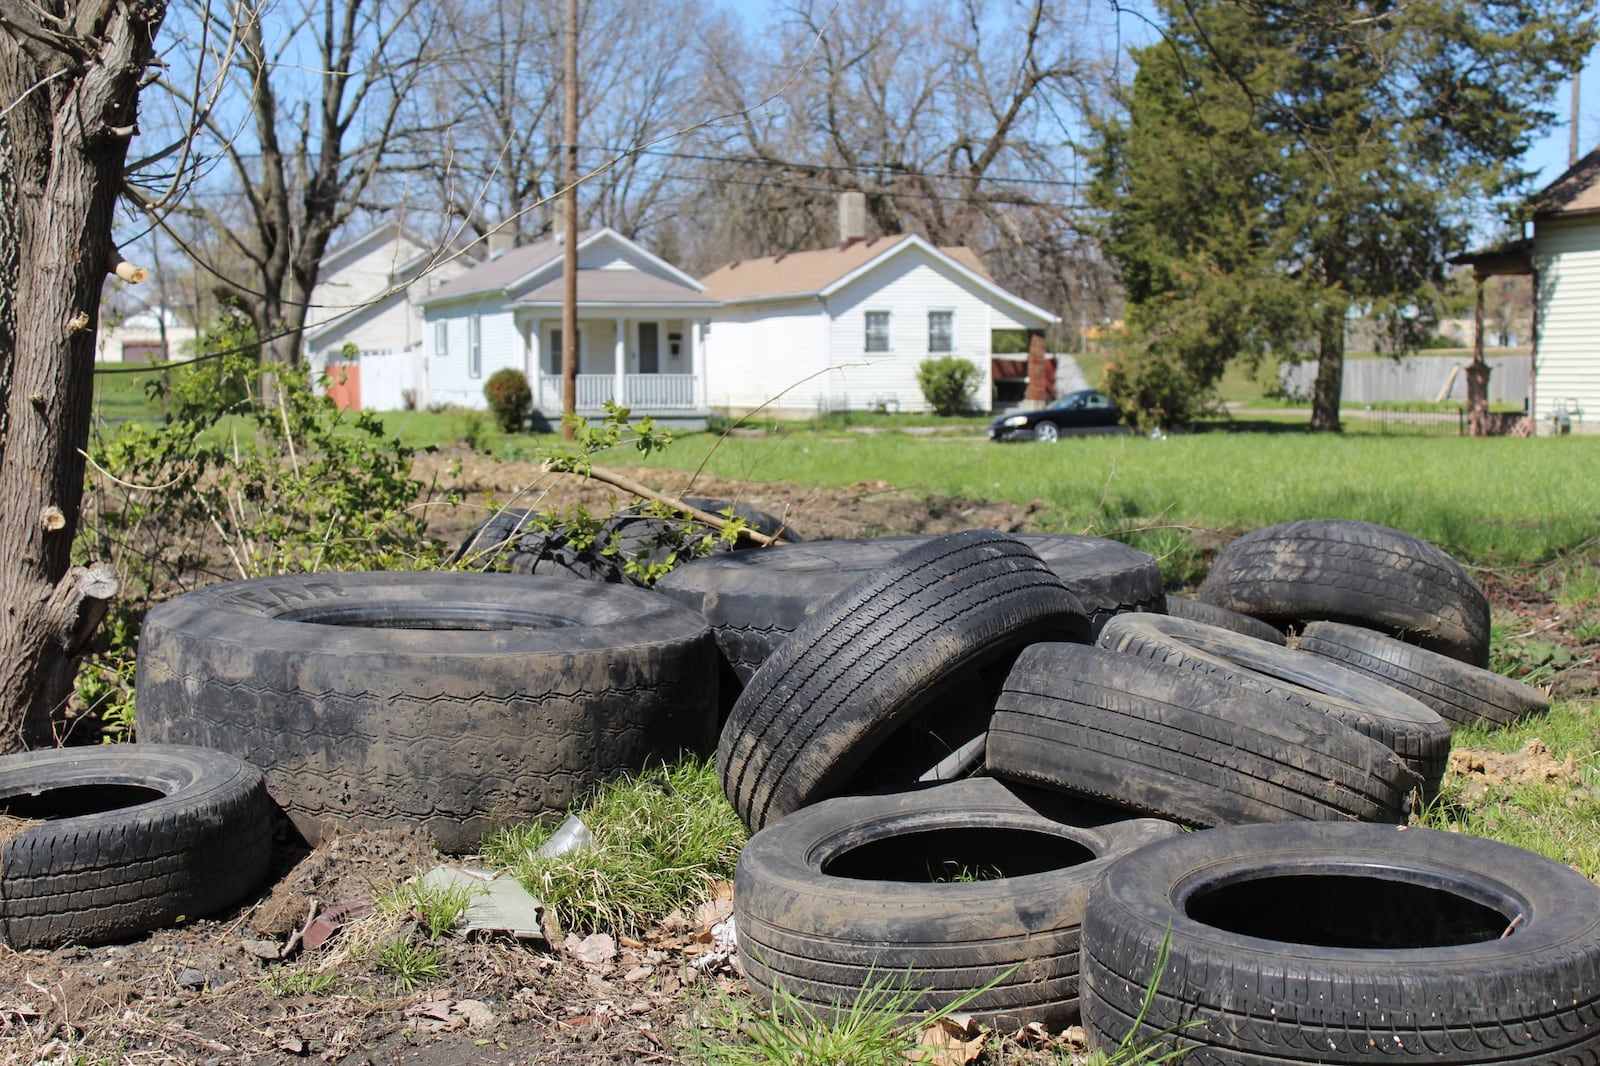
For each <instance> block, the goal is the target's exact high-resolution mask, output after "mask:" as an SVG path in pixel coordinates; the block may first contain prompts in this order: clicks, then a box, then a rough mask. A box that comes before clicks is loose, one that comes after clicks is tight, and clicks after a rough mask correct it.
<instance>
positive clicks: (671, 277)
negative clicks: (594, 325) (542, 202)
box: [422, 227, 714, 305]
mask: <svg viewBox="0 0 1600 1066" xmlns="http://www.w3.org/2000/svg"><path fill="white" fill-rule="evenodd" d="M600 244H611V245H614V246H615V247H616V249H617V251H618V252H619V253H620V254H621V256H622V257H623V258H624V259H630V260H634V261H636V262H640V263H644V264H646V265H648V266H651V267H654V268H655V269H656V270H657V271H660V274H665V275H666V277H662V276H660V274H651V273H650V272H649V271H644V270H637V269H635V270H612V269H588V268H580V269H579V271H578V296H579V302H580V303H594V302H603V303H638V302H648V303H664V302H668V303H712V302H714V301H712V300H710V299H709V298H707V297H705V296H703V295H701V294H702V293H703V291H704V288H705V287H704V286H703V285H701V284H700V282H698V281H696V280H695V279H694V278H692V277H690V276H689V275H688V274H685V273H684V272H683V271H681V270H679V269H678V268H677V267H675V266H673V265H672V264H671V263H669V262H667V261H666V260H665V259H662V258H661V257H660V256H657V255H655V254H654V253H652V252H649V251H647V250H645V249H644V248H642V247H640V246H639V245H638V244H636V243H634V242H633V241H630V240H629V239H628V238H626V237H624V236H623V235H622V234H620V233H618V232H617V231H616V230H613V229H610V228H608V227H601V228H599V229H591V230H585V231H584V232H583V233H581V234H579V235H578V251H579V253H580V254H581V253H582V252H584V251H585V250H587V249H590V248H593V247H595V246H596V245H600ZM565 250H566V249H565V246H564V244H563V242H562V241H559V240H556V239H554V238H546V239H545V240H542V241H535V242H534V243H532V244H522V245H518V246H517V247H515V248H510V249H508V250H506V251H505V252H503V253H501V254H500V255H498V256H495V257H494V258H492V259H487V260H485V261H484V262H482V263H479V264H478V265H477V266H475V267H473V268H472V269H471V270H468V271H467V272H466V273H464V274H462V275H461V276H460V277H458V278H456V279H454V280H453V281H449V282H447V283H445V284H444V285H441V286H439V287H438V288H437V289H435V290H434V291H433V292H432V293H430V294H429V295H428V297H427V299H425V300H423V301H422V303H423V304H424V305H427V304H431V303H436V302H439V301H443V300H451V299H455V298H457V297H461V296H479V295H498V296H500V297H502V298H504V299H507V300H509V301H511V302H513V303H519V304H521V303H545V302H549V301H548V299H546V295H545V294H546V290H548V289H549V288H550V286H551V285H552V284H553V285H555V287H556V291H557V295H556V296H555V300H556V301H557V302H559V301H560V298H561V297H560V295H559V293H560V289H561V277H562V272H563V268H564V267H565V258H566V257H565V255H564V252H565ZM632 275H638V276H637V277H630V276H632ZM645 278H649V279H651V282H653V284H651V283H647V282H645V281H644V279H645ZM632 290H637V291H638V292H640V293H647V292H648V293H650V294H652V295H651V296H650V297H648V298H644V299H640V298H635V297H629V296H628V295H627V293H628V292H630V291H632ZM601 293H605V294H608V295H605V296H602V295H599V294H601ZM669 296H670V297H671V299H668V298H667V297H669Z"/></svg>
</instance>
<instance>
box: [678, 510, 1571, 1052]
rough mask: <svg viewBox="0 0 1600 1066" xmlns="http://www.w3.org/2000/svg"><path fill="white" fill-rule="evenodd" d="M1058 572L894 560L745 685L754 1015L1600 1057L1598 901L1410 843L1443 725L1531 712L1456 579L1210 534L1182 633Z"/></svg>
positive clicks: (1561, 885) (1566, 882)
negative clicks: (791, 1007) (863, 1007)
mask: <svg viewBox="0 0 1600 1066" xmlns="http://www.w3.org/2000/svg"><path fill="white" fill-rule="evenodd" d="M772 561H774V562H780V561H781V557H779V558H775V559H774V560H772ZM735 565H743V564H735V563H734V562H733V561H732V559H731V558H725V559H722V560H719V561H717V562H716V563H714V564H712V567H713V568H714V569H715V570H716V571H717V572H718V573H719V575H726V574H728V573H731V572H733V571H732V569H731V568H732V567H734V566H735ZM675 579H676V580H678V581H682V582H686V583H689V582H695V581H699V582H702V583H704V578H697V577H695V576H694V567H693V566H691V567H686V568H684V569H683V570H681V571H679V572H678V574H677V575H675ZM1068 585H1069V583H1068V582H1067V581H1064V580H1063V579H1062V577H1061V576H1060V575H1058V574H1057V573H1055V572H1054V571H1053V570H1052V568H1051V567H1050V566H1048V565H1046V564H1045V562H1044V561H1043V560H1041V558H1040V557H1039V555H1038V554H1036V553H1035V552H1034V551H1031V550H1030V549H1029V547H1028V545H1027V544H1025V543H1022V542H1021V541H1020V540H1019V539H1018V538H1011V537H1006V536H1003V535H1000V534H997V533H992V532H969V533H962V534H954V535H951V536H948V537H941V538H936V539H925V540H923V541H921V542H915V543H908V546H907V550H905V551H903V552H902V553H901V554H899V555H897V556H895V557H893V558H891V559H888V560H886V561H882V562H879V563H876V564H874V565H873V566H872V568H871V569H870V571H869V572H866V573H864V574H862V575H861V576H859V578H858V579H857V580H856V581H855V582H854V583H852V584H849V585H848V586H846V587H844V588H842V589H841V590H840V591H838V592H837V593H836V594H835V595H833V596H832V597H831V598H829V599H827V600H825V601H822V602H820V603H818V604H814V605H811V606H809V607H808V611H809V613H808V614H806V615H805V617H803V618H802V619H800V620H799V621H798V623H797V624H795V625H794V626H793V627H792V632H791V633H790V634H789V635H788V637H787V639H785V640H783V641H782V642H781V643H778V644H776V646H775V647H774V648H773V650H771V651H770V653H768V654H767V655H766V656H765V657H764V658H763V659H762V661H761V662H760V663H759V665H757V666H756V667H755V668H754V670H753V671H752V672H751V673H750V675H749V678H748V683H747V684H746V685H745V687H744V688H743V690H742V692H741V693H740V694H739V696H738V698H737V700H736V701H735V702H734V704H733V706H732V709H731V712H730V714H729V716H728V719H727V721H726V723H725V725H724V728H723V730H722V734H721V738H720V742H719V746H718V752H717V760H718V768H719V771H720V773H721V775H722V781H723V785H724V789H725V791H726V793H727V796H728V798H729V800H730V801H731V802H732V803H733V805H734V807H735V809H736V810H737V811H738V812H739V814H740V816H741V817H742V818H743V819H744V820H745V822H746V824H748V825H749V826H750V827H751V829H752V830H754V831H755V832H754V835H753V836H752V838H751V840H750V843H749V844H748V846H747V847H746V849H745V851H744V854H743V856H742V858H741V860H740V863H739V867H738V873H737V876H736V880H735V887H734V908H735V918H736V924H737V927H738V932H739V940H740V953H741V958H742V960H743V965H744V967H745V970H746V974H747V976H748V979H749V981H750V983H751V985H752V987H753V989H754V990H755V991H756V992H757V994H758V995H761V996H763V997H769V996H771V995H772V994H773V993H774V992H775V990H777V989H780V988H781V989H782V990H783V991H784V993H785V994H786V995H787V996H790V997H793V998H794V999H796V1000H798V1001H799V1002H801V1003H802V1004H804V1005H805V1006H807V1007H808V1008H809V1009H811V1010H813V1011H815V1012H818V1013H820V1014H823V1015H826V1014H829V1013H835V1012H848V1011H849V1010H850V1007H851V1005H852V1003H853V1002H854V1000H855V998H856V997H857V996H858V995H859V993H860V990H861V989H862V988H863V987H866V986H869V985H871V984H874V983H879V984H881V983H883V982H884V981H885V979H886V978H892V979H893V981H894V982H895V985H894V987H896V988H898V989H901V990H903V991H904V992H905V993H906V994H907V995H908V997H909V1001H908V1006H909V1007H911V1008H914V1009H918V1010H932V1009H939V1008H947V1007H950V1006H951V1005H959V1008H960V1009H961V1010H963V1011H965V1012H967V1013H971V1014H973V1015H976V1016H977V1017H979V1018H980V1019H983V1020H985V1021H987V1022H990V1023H992V1024H995V1025H998V1026H1001V1027H1003V1028H1012V1027H1015V1026H1018V1025H1022V1024H1027V1023H1034V1022H1037V1023H1042V1024H1044V1025H1047V1026H1052V1027H1053V1026H1058V1025H1063V1024H1067V1023H1070V1022H1072V1021H1076V1020H1078V1019H1079V1018H1080V1015H1081V1019H1082V1022H1083V1024H1084V1026H1085V1027H1086V1030H1087V1032H1088V1034H1089V1037H1090V1040H1091V1047H1094V1048H1098V1049H1101V1050H1105V1051H1107V1052H1110V1051H1114V1050H1115V1049H1116V1048H1117V1047H1119V1046H1121V1045H1122V1044H1123V1043H1124V1042H1125V1041H1127V1042H1131V1043H1133V1044H1146V1043H1148V1044H1150V1045H1151V1046H1152V1047H1161V1048H1163V1049H1165V1048H1170V1049H1183V1050H1184V1059H1183V1061H1185V1062H1194V1063H1239V1064H1243V1063H1250V1064H1260V1063H1268V1062H1307V1063H1311V1062H1316V1063H1335V1062H1355V1061H1369V1060H1372V1059H1385V1060H1390V1059H1406V1058H1425V1059H1431V1060H1441V1061H1451V1062H1458V1063H1468V1062H1471V1063H1482V1062H1518V1063H1533V1062H1555V1061H1560V1062H1594V1061H1597V1056H1600V890H1597V889H1596V888H1595V886H1593V885H1592V884H1590V883H1589V882H1588V881H1587V880H1586V879H1584V878H1583V877H1581V876H1580V875H1578V874H1577V873H1575V872H1574V871H1572V870H1570V869H1568V868H1566V867H1564V866H1561V865H1560V864H1558V863H1554V862H1551V861H1549V860H1546V859H1544V858H1542V857H1540V856H1537V855H1534V854H1531V853H1528V852H1525V851H1522V850H1520V849H1517V848H1512V847H1509V846H1505V845H1501V844H1497V843H1493V842H1490V841H1486V840H1480V839H1474V838H1471V837H1468V836H1462V835H1459V834H1450V833H1440V832H1435V831H1431V830H1427V829H1423V828H1420V827H1416V826H1409V825H1407V824H1406V822H1407V820H1408V815H1409V813H1410V811H1411V805H1412V804H1413V803H1414V802H1416V801H1417V800H1418V799H1419V798H1426V797H1428V796H1431V795H1432V794H1433V793H1434V792H1435V791H1436V790H1437V788H1438V785H1439V780H1440V777H1441V776H1442V774H1443V771H1444V767H1445V758H1446V755H1447V753H1448V748H1449V742H1450V728H1451V725H1452V724H1462V723H1468V722H1477V721H1488V722H1493V723H1497V724H1503V723H1505V722H1508V721H1512V720H1515V719H1516V718H1519V717H1522V716H1524V715H1527V714H1531V713H1536V712H1538V711H1540V710H1542V709H1544V708H1545V706H1546V704H1545V701H1544V699H1543V697H1542V696H1541V695H1540V694H1539V693H1538V692H1536V691H1534V690H1532V689H1529V688H1527V687H1526V686H1523V685H1519V684H1517V683H1515V682H1511V681H1509V680H1507V679H1505V678H1502V677H1499V676H1498V675H1494V674H1491V673H1489V672H1488V671H1486V670H1484V669H1482V667H1481V666H1480V665H1478V664H1481V663H1483V662H1485V661H1486V659H1487V642H1488V605H1487V602H1486V600H1485V599H1484V597H1483V595H1482V593H1481V591H1479V590H1478V589H1477V587H1476V585H1475V584H1474V583H1473V582H1472V581H1471V580H1470V578H1469V577H1468V576H1467V575H1466V573H1465V572H1464V571H1463V570H1462V568H1461V567H1460V566H1459V565H1457V564H1456V563H1455V562H1454V561H1453V560H1450V559H1449V558H1448V557H1447V556H1445V555H1444V554H1443V553H1441V552H1439V551H1438V550H1437V549H1435V548H1433V547H1432V546H1430V545H1427V544H1425V543H1423V542H1421V541H1418V540H1416V539H1415V538H1411V537H1408V536H1406V535H1404V534H1401V533H1399V532H1397V531H1394V530H1390V529H1385V528H1383V527H1377V526H1372V525H1369V524H1366V523H1358V522H1335V521H1318V522H1302V523H1291V524H1289V525H1285V526H1278V527H1273V528H1271V529H1266V530H1260V531H1258V532H1256V533H1253V534H1249V535H1247V536H1245V537H1241V538H1239V539H1238V540H1237V541H1235V542H1234V543H1233V544H1232V545H1231V546H1230V547H1229V548H1227V549H1225V550H1224V552H1223V553H1222V555H1221V556H1220V557H1219V558H1218V560H1217V562H1216V566H1215V567H1214V569H1213V576H1212V578H1211V580H1209V581H1208V582H1207V583H1206V585H1205V586H1204V587H1203V588H1202V590H1201V594H1200V595H1201V598H1200V601H1199V602H1193V601H1169V602H1167V603H1163V604H1161V606H1169V607H1171V608H1174V609H1175V610H1176V612H1178V613H1176V614H1169V615H1163V614H1160V613H1156V612H1155V611H1147V612H1146V613H1130V614H1116V615H1114V616H1110V617H1106V618H1100V619H1096V620H1092V616H1091V612H1090V611H1088V610H1085V609H1084V605H1083V604H1082V603H1080V602H1079V600H1078V598H1077V597H1075V596H1074V595H1073V592H1072V591H1071V590H1070V589H1069V587H1068ZM1241 608H1243V609H1245V610H1248V611H1249V614H1248V615H1247V614H1245V613H1244V611H1242V610H1240V609H1241ZM1156 611H1159V607H1157V608H1156ZM1217 623H1222V625H1220V626H1219V625H1218V624H1217ZM1285 629H1287V630H1289V631H1290V632H1291V633H1292V634H1294V635H1293V636H1291V637H1290V638H1289V639H1288V640H1287V642H1286V639H1285V634H1284V630H1285ZM1390 634H1393V635H1390ZM1091 640H1093V641H1094V643H1093V644H1091V643H1090V641H1091ZM1291 645H1292V646H1291ZM740 646H741V647H748V646H749V643H748V642H746V643H745V644H743V645H740ZM951 778H957V779H956V780H950V779H951ZM1183 827H1189V828H1192V829H1198V830H1202V831H1200V832H1190V833H1185V832H1183V831H1182V828H1183ZM1159 1053H1161V1052H1151V1053H1150V1054H1151V1055H1152V1056H1154V1055H1156V1054H1159Z"/></svg>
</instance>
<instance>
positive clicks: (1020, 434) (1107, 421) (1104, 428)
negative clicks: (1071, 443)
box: [989, 389, 1132, 441]
mask: <svg viewBox="0 0 1600 1066" xmlns="http://www.w3.org/2000/svg"><path fill="white" fill-rule="evenodd" d="M1130 432H1132V430H1130V429H1128V427H1127V426H1124V425H1122V424H1121V422H1120V421H1119V416H1118V413H1117V407H1116V404H1114V403H1112V402H1111V397H1109V396H1107V395H1106V394H1105V393H1103V392H1101V391H1100V390H1099V389H1081V390H1079V391H1078V392H1074V393H1069V394H1068V395H1066V396H1063V397H1062V398H1061V399H1059V400H1057V401H1056V402H1055V403H1053V404H1051V405H1050V406H1049V407H1041V408H1040V409H1039V410H1037V411H1013V412H1012V413H1011V414H1009V415H1001V416H1000V417H999V418H997V419H995V420H994V421H993V422H990V423H989V439H990V440H1043V441H1053V440H1055V439H1056V438H1058V437H1060V436H1061V435H1063V434H1074V433H1076V434H1086V433H1130Z"/></svg>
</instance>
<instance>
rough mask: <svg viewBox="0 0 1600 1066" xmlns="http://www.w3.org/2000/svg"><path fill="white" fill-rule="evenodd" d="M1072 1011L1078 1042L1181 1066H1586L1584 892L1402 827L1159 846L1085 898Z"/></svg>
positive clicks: (1599, 909)
mask: <svg viewBox="0 0 1600 1066" xmlns="http://www.w3.org/2000/svg"><path fill="white" fill-rule="evenodd" d="M1158 971H1159V972H1158ZM1153 977H1155V978H1157V983H1156V987H1155V990H1154V992H1152V993H1149V999H1148V1002H1147V1001H1146V995H1147V989H1149V988H1150V986H1151V984H1152V978H1153ZM1083 1017H1084V1025H1085V1027H1086V1028H1087V1030H1088V1034H1089V1039H1090V1046H1091V1047H1092V1048H1093V1047H1099V1048H1101V1049H1105V1050H1110V1049H1112V1048H1114V1047H1115V1046H1116V1045H1117V1043H1118V1042H1119V1041H1120V1040H1121V1039H1122V1038H1123V1036H1124V1035H1125V1034H1127V1033H1129V1032H1130V1031H1132V1032H1133V1033H1134V1039H1135V1041H1136V1042H1138V1041H1142V1040H1154V1041H1158V1042H1159V1043H1162V1044H1169V1045H1171V1046H1173V1047H1176V1048H1182V1049H1184V1051H1183V1054H1182V1057H1181V1060H1180V1061H1182V1062H1184V1063H1188V1064H1193V1066H1265V1064H1267V1063H1286V1062H1290V1063H1352V1062H1413V1061H1419V1062H1420V1061H1426V1062H1443V1063H1456V1064H1468V1063H1471V1064H1480V1063H1517V1064H1519V1066H1533V1064H1535V1063H1570V1064H1578V1063H1594V1062H1597V1061H1600V890H1597V889H1596V888H1595V886H1594V885H1593V884H1591V883H1589V882H1588V881H1587V880H1586V879H1585V878H1584V877H1582V876H1581V875H1580V874H1578V873H1576V872H1574V871H1573V870H1571V869H1569V868H1567V867H1566V866H1563V865H1562V864H1560V863H1557V862H1552V861H1551V860H1549V859H1546V858H1544V857H1543V856H1540V855H1536V854H1534V853H1532V852H1529V851H1524V850H1522V849H1521V848H1514V847H1511V846H1509V845H1506V844H1501V843H1497V842H1495V841H1490V840H1483V839H1479V838H1476V837H1472V836H1469V835H1467V834H1464V833H1440V832H1435V831H1433V830H1430V829H1422V828H1419V827H1415V826H1412V827H1405V826H1401V827H1383V826H1372V825H1348V824H1345V825H1335V824H1310V823H1304V824H1297V825H1250V826H1240V827H1236V828H1230V829H1218V830H1215V831H1212V832H1208V833H1192V834H1189V835H1187V836H1184V837H1181V838H1177V839H1172V840H1164V841H1159V842H1157V843H1155V844H1152V845H1151V846H1149V847H1147V848H1145V849H1143V850H1142V851H1140V852H1138V853H1137V854H1134V855H1129V856H1127V857H1125V858H1123V859H1119V860H1117V861H1115V862H1114V863H1112V864H1111V866H1110V868H1109V869H1108V870H1107V871H1106V874H1105V876H1104V878H1103V879H1102V880H1101V881H1100V883H1099V884H1098V885H1097V887H1096V888H1095V889H1094V891H1093V892H1092V894H1091V896H1090V899H1089V905H1088V908H1087V910H1086V911H1085V915H1084V922H1083ZM1158 1053H1159V1052H1156V1053H1153V1054H1158ZM1152 1057H1153V1056H1152Z"/></svg>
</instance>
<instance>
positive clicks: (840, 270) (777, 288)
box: [702, 233, 1060, 323]
mask: <svg viewBox="0 0 1600 1066" xmlns="http://www.w3.org/2000/svg"><path fill="white" fill-rule="evenodd" d="M913 249H920V250H921V251H923V252H926V253H927V254H929V255H930V256H932V257H933V258H934V259H935V260H937V261H939V262H942V263H943V264H944V265H945V266H946V267H947V268H948V269H949V270H951V271H952V272H953V273H955V274H957V275H958V276H961V277H965V278H966V279H967V280H968V281H970V282H972V283H973V284H975V285H976V286H977V287H978V288H980V289H983V290H984V291H985V292H987V293H988V294H989V295H990V296H991V297H993V298H995V299H996V300H998V301H999V302H1001V303H1004V304H1009V305H1011V306H1012V307H1014V308H1017V309H1018V310H1021V311H1023V312H1024V313H1026V314H1028V315H1030V316H1033V317H1037V318H1040V319H1043V320H1044V321H1046V322H1049V323H1055V322H1059V321H1060V318H1059V317H1058V316H1056V315H1053V314H1051V313H1050V312H1049V311H1046V310H1045V309H1044V308H1042V307H1037V306H1035V305H1033V304H1031V303H1029V302H1028V301H1026V300H1024V299H1023V298H1022V297H1020V296H1017V295H1016V294H1015V293H1012V292H1009V291H1007V290H1006V289H1003V288H1001V287H1000V286H999V285H998V284H996V282H995V280H994V279H993V278H992V277H990V276H989V272H988V271H987V270H985V269H984V267H983V263H982V262H981V261H980V260H979V259H978V256H977V254H976V253H975V252H973V250H972V249H971V248H966V247H954V248H936V247H934V246H933V245H932V244H929V243H928V242H927V241H926V240H924V239H923V238H922V237H919V236H917V235H916V234H914V233H902V234H898V235H896V236H893V237H876V238H874V239H872V240H868V241H856V242H853V243H850V244H846V245H841V246H839V247H835V248H824V249H821V250H818V251H811V252H791V253H788V254H785V255H775V256H766V257H764V258H761V259H747V260H742V261H736V262H732V263H729V264H728V265H727V266H724V267H718V268H717V269H716V270H713V271H712V272H711V273H709V274H707V275H706V276H705V277H704V278H703V279H702V280H703V281H704V282H705V289H706V295H708V296H710V297H712V298H713V299H716V300H720V301H722V302H723V303H744V302H751V303H754V302H759V301H766V300H787V299H796V298H803V297H807V296H827V295H829V294H831V293H834V292H837V291H838V290H839V289H841V288H843V287H844V286H845V285H848V284H850V283H851V282H852V281H854V280H856V279H857V278H859V277H861V276H862V275H864V274H867V273H870V272H871V271H873V270H876V269H877V268H878V267H880V266H882V265H883V264H884V263H887V262H889V261H890V260H892V259H895V258H897V257H898V256H900V255H904V254H906V253H908V252H910V251H912V250H913Z"/></svg>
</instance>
